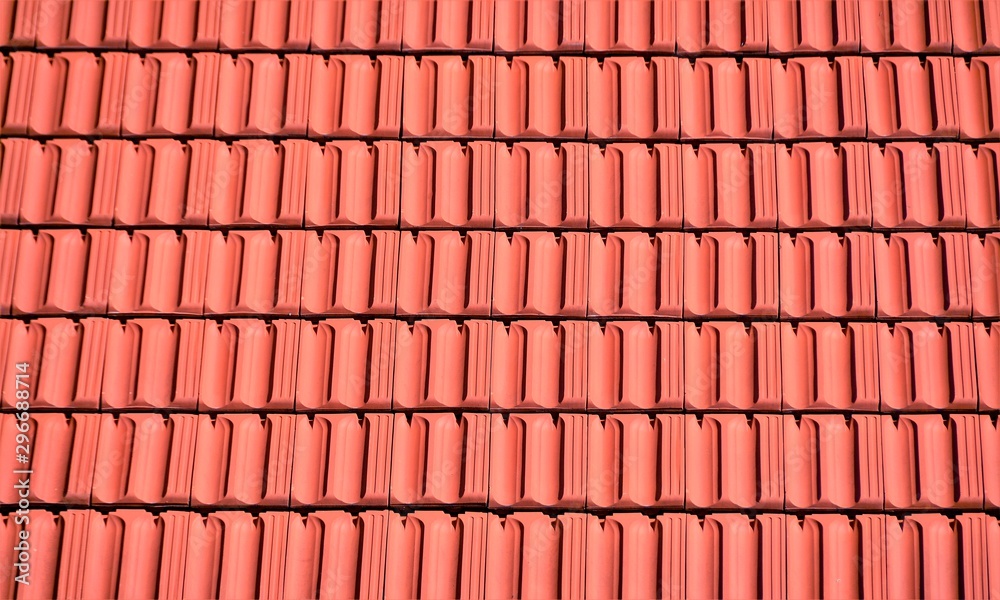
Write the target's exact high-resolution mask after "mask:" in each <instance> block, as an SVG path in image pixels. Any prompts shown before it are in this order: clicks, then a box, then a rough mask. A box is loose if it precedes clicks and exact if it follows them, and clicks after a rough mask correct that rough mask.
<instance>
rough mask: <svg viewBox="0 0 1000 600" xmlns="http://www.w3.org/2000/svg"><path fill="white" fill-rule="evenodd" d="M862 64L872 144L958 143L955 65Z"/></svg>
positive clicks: (932, 60)
mask: <svg viewBox="0 0 1000 600" xmlns="http://www.w3.org/2000/svg"><path fill="white" fill-rule="evenodd" d="M859 1H862V2H863V3H864V2H873V3H874V2H879V3H881V2H882V0H859ZM933 1H934V2H940V0H933ZM903 4H904V5H906V4H907V3H903ZM909 5H912V6H916V3H914V2H909ZM864 21H865V18H862V22H864ZM863 60H864V63H865V104H866V106H867V109H868V137H869V138H894V137H917V136H934V137H950V138H957V137H958V131H959V130H958V118H959V101H958V87H957V83H956V80H955V63H954V60H953V59H951V58H950V57H942V56H931V57H927V58H926V59H921V58H918V57H916V56H900V57H882V58H880V59H878V63H876V62H875V61H874V59H872V58H868V57H866V58H864V59H863ZM900 98H903V99H906V101H905V102H902V101H900V100H899V99H900Z"/></svg>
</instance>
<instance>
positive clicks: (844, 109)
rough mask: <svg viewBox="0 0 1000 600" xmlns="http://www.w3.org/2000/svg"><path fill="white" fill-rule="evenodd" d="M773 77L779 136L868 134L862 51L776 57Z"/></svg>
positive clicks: (772, 70) (861, 135)
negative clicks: (856, 53) (832, 54)
mask: <svg viewBox="0 0 1000 600" xmlns="http://www.w3.org/2000/svg"><path fill="white" fill-rule="evenodd" d="M774 4H776V3H774V2H772V4H771V5H774ZM771 79H772V86H773V88H774V137H775V139H789V138H802V137H810V138H830V137H864V136H865V134H866V133H867V130H868V128H867V122H866V120H865V85H864V84H865V82H864V77H863V73H862V61H861V57H860V56H841V57H837V58H835V59H833V60H830V59H827V58H823V57H813V58H806V57H792V58H790V59H788V60H787V61H783V60H772V61H771Z"/></svg>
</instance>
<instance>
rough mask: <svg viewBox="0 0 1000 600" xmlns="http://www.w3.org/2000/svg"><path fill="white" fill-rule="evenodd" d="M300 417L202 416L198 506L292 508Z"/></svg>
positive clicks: (194, 489)
mask: <svg viewBox="0 0 1000 600" xmlns="http://www.w3.org/2000/svg"><path fill="white" fill-rule="evenodd" d="M294 442H295V416H293V415H287V414H285V415H280V414H273V413H272V414H267V415H261V414H221V415H216V416H210V415H200V416H199V417H198V440H197V442H196V444H197V445H196V447H195V450H196V451H195V457H194V478H193V484H192V486H191V504H192V506H212V505H217V506H288V504H289V498H290V490H291V482H292V476H291V475H292V473H291V471H292V458H293V455H294V450H293V448H294Z"/></svg>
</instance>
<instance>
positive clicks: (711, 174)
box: [682, 144, 777, 229]
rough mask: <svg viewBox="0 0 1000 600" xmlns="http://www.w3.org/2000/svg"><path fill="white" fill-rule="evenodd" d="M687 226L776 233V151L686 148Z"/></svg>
mask: <svg viewBox="0 0 1000 600" xmlns="http://www.w3.org/2000/svg"><path fill="white" fill-rule="evenodd" d="M682 153H683V154H682V156H683V163H682V164H683V180H684V224H685V225H686V226H687V227H691V228H695V229H737V228H739V229H746V228H755V229H758V228H759V229H773V228H774V226H775V222H776V220H777V186H776V181H775V147H774V146H772V145H770V144H749V145H747V146H745V147H741V146H739V145H737V144H703V145H700V146H691V145H688V144H685V145H684V146H683V149H682Z"/></svg>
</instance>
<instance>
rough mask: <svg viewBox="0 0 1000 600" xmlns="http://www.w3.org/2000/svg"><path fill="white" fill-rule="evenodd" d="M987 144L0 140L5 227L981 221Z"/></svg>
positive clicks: (999, 212)
mask: <svg viewBox="0 0 1000 600" xmlns="http://www.w3.org/2000/svg"><path fill="white" fill-rule="evenodd" d="M998 165H1000V144H997V143H991V144H983V145H981V146H972V145H968V144H962V143H957V142H940V143H936V144H932V145H931V144H924V143H920V142H889V143H888V144H885V145H879V144H876V143H873V142H844V143H842V144H839V145H834V144H832V143H830V142H800V143H796V144H791V145H784V144H770V143H753V144H749V145H747V146H742V147H741V146H740V145H738V144H735V143H728V144H727V143H710V144H702V145H699V146H696V145H689V144H676V143H674V144H668V143H657V144H655V145H651V146H647V145H645V144H641V143H632V142H619V143H611V144H607V145H606V146H602V145H598V144H587V143H582V142H567V143H563V144H553V143H551V142H541V141H533V142H513V143H505V142H493V141H473V142H467V143H465V144H463V143H460V142H456V141H425V142H422V143H413V142H399V141H378V142H372V143H366V142H363V141H359V140H339V141H328V142H326V143H325V144H323V143H320V142H315V141H309V140H284V141H282V142H280V143H274V142H272V141H270V140H263V139H251V140H242V141H237V142H234V143H231V144H227V143H226V142H223V141H218V140H191V141H188V142H180V141H177V140H173V139H151V140H141V141H129V140H98V141H96V142H88V141H85V140H81V139H56V140H49V141H47V142H41V141H38V140H33V139H24V138H6V139H3V140H2V141H0V222H3V223H9V224H14V223H20V224H21V225H33V226H34V225H90V226H104V227H107V226H119V227H121V226H124V227H162V226H188V227H190V226H195V227H198V226H201V227H205V226H210V227H247V226H267V227H282V228H284V227H303V226H305V227H403V228H407V229H409V228H435V229H437V228H451V227H460V228H479V229H490V228H497V229H517V228H527V229H537V228H567V229H586V228H592V229H605V228H615V229H636V228H657V229H749V228H754V229H759V230H762V229H772V230H773V229H775V228H777V229H779V230H798V229H819V228H870V227H875V228H876V229H938V228H941V229H962V228H966V227H968V228H973V229H987V228H995V227H998V226H1000V204H998V202H1000V200H998V198H1000V169H998Z"/></svg>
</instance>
